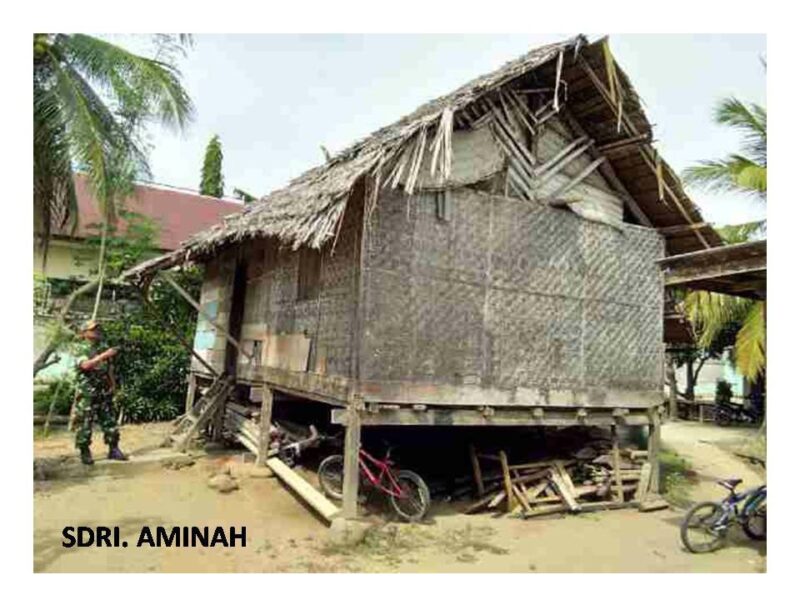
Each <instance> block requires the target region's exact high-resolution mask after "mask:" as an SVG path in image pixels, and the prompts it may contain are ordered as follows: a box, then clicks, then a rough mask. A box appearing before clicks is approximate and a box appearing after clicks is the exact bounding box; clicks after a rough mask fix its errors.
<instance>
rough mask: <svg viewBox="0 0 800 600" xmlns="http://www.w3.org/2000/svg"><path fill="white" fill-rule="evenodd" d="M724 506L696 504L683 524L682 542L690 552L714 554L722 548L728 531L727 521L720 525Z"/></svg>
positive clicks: (715, 503)
mask: <svg viewBox="0 0 800 600" xmlns="http://www.w3.org/2000/svg"><path fill="white" fill-rule="evenodd" d="M720 517H722V506H721V505H720V504H719V503H718V502H701V503H699V504H695V505H694V506H693V507H692V508H691V509H690V510H689V512H688V513H686V516H685V517H684V518H683V523H681V541H682V542H683V545H684V546H685V547H686V549H687V550H688V551H689V552H693V553H695V554H700V553H703V552H713V551H714V550H717V549H718V548H719V547H720V546H722V544H723V542H724V539H725V534H726V533H727V530H728V523H727V521H726V520H725V521H723V522H722V524H719V523H718V521H720Z"/></svg>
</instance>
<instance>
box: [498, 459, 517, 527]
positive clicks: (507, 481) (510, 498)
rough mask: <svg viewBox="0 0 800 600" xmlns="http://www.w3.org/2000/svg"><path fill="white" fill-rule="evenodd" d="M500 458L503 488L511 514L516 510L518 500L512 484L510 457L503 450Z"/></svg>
mask: <svg viewBox="0 0 800 600" xmlns="http://www.w3.org/2000/svg"><path fill="white" fill-rule="evenodd" d="M498 457H499V458H500V470H501V471H502V473H503V488H504V489H505V492H506V502H507V503H508V504H507V511H508V512H511V511H512V510H514V505H515V504H516V498H515V497H514V489H513V485H512V484H511V472H510V470H509V468H508V456H506V453H505V451H504V450H501V451H500V453H499V454H498Z"/></svg>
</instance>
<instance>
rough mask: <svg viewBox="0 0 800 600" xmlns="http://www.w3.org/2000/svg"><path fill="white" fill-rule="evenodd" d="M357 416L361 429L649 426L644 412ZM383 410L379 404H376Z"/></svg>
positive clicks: (335, 415) (335, 417)
mask: <svg viewBox="0 0 800 600" xmlns="http://www.w3.org/2000/svg"><path fill="white" fill-rule="evenodd" d="M372 406H376V405H374V404H373V405H370V406H369V407H368V409H367V410H366V411H364V413H363V414H361V415H360V417H359V423H360V425H363V426H370V425H435V426H510V427H511V426H537V425H540V426H557V427H564V426H569V425H592V426H601V427H602V426H605V427H608V426H611V425H617V424H619V425H647V424H649V423H650V419H649V417H648V414H647V411H646V410H635V409H611V408H609V409H607V410H602V411H593V410H589V409H578V408H576V409H574V410H570V409H560V410H547V409H544V408H532V409H504V408H496V407H495V408H494V409H492V410H482V409H481V408H480V407H475V408H434V407H431V406H428V407H427V409H426V410H424V411H420V410H414V409H413V407H411V406H409V407H407V408H406V407H403V408H395V407H392V408H390V409H388V410H369V408H370V407H372ZM377 407H378V408H379V409H382V408H383V407H382V405H381V404H377ZM626 410H627V412H625V411H626ZM349 418H350V409H345V408H336V409H333V410H332V411H331V422H332V423H334V424H338V425H346V424H347V423H348V419H349Z"/></svg>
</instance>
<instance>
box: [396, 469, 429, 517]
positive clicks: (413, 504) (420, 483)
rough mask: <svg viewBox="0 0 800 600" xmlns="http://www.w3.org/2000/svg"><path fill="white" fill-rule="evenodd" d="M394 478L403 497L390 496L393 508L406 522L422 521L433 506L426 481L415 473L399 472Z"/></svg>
mask: <svg viewBox="0 0 800 600" xmlns="http://www.w3.org/2000/svg"><path fill="white" fill-rule="evenodd" d="M394 477H395V479H396V480H397V484H398V485H399V486H400V489H401V490H403V495H402V497H398V496H389V502H390V504H391V505H392V508H394V511H395V512H396V513H397V514H398V515H400V518H401V519H403V520H405V521H411V522H416V521H421V520H422V519H423V517H425V515H426V514H427V512H428V509H429V508H430V505H431V493H430V491H429V490H428V486H427V485H426V484H425V481H424V480H423V479H422V477H420V476H419V475H417V474H416V473H414V472H413V471H397V472H396V473H395V474H394Z"/></svg>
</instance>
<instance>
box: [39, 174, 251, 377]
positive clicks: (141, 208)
mask: <svg viewBox="0 0 800 600" xmlns="http://www.w3.org/2000/svg"><path fill="white" fill-rule="evenodd" d="M75 192H76V195H77V200H78V215H79V218H78V227H77V229H76V230H75V231H74V232H69V231H67V230H66V229H60V230H58V231H56V232H55V234H54V235H53V237H52V240H51V242H50V247H49V249H48V253H47V261H46V262H45V261H44V260H43V259H44V257H43V254H42V251H41V248H40V246H39V245H38V243H37V244H36V245H35V246H34V274H35V275H37V276H39V277H40V278H41V277H43V278H44V281H43V282H40V284H39V285H38V286H37V295H36V302H35V305H34V308H35V318H34V352H35V353H36V352H38V351H39V350H40V349H41V348H42V347H43V346H44V344H45V343H46V339H47V322H48V319H49V316H50V315H51V314H52V312H53V311H54V310H57V309H58V306H59V293H58V292H57V291H56V290H57V289H59V287H60V289H70V287H71V286H72V285H75V282H77V281H83V280H86V279H87V277H88V276H89V274H90V273H91V272H92V270H96V269H97V255H96V254H93V253H92V250H91V247H90V246H88V245H87V244H86V240H87V239H88V238H91V237H95V236H97V235H99V231H100V229H99V225H100V223H101V217H100V214H99V212H98V209H97V202H96V201H95V199H94V197H93V196H92V192H91V189H90V188H89V182H88V181H87V179H86V176H84V175H81V174H78V175H76V176H75ZM123 205H124V209H125V210H127V211H130V212H134V213H137V214H138V215H141V216H142V217H144V218H146V219H147V220H148V221H150V222H152V223H153V225H155V227H156V238H155V246H156V252H157V253H162V252H170V251H172V250H175V249H176V248H178V247H179V246H180V243H181V242H182V241H184V240H186V239H188V238H189V237H191V236H192V235H193V234H195V233H197V232H199V231H202V230H203V229H206V228H208V227H211V226H212V225H214V224H216V223H219V222H220V221H221V220H222V218H223V217H224V216H225V215H228V214H231V213H233V212H236V211H238V210H239V209H241V207H242V204H241V203H240V202H238V201H235V200H229V199H219V198H212V197H209V196H203V195H201V194H197V193H193V192H191V191H188V190H179V189H175V188H170V187H168V186H161V185H157V184H143V183H142V184H137V185H136V186H135V191H134V193H133V194H132V195H131V196H129V197H128V198H126V199H125V200H124V202H123ZM125 230H126V221H125V219H124V218H123V219H120V220H119V223H118V224H117V234H118V235H121V234H124V232H125ZM56 282H61V283H63V284H65V285H63V286H56V285H55V283H56ZM92 300H93V295H91V294H90V295H87V297H86V298H85V299H84V302H83V303H82V305H79V306H77V307H76V309H77V310H76V312H80V311H81V310H85V309H86V305H89V304H91V301H92ZM68 366H69V360H63V359H62V361H61V362H60V363H58V364H57V365H55V366H54V367H51V368H50V369H47V370H45V371H43V372H42V373H41V376H42V377H47V376H51V375H53V374H56V373H58V372H61V371H63V370H64V368H66V367H68Z"/></svg>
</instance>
